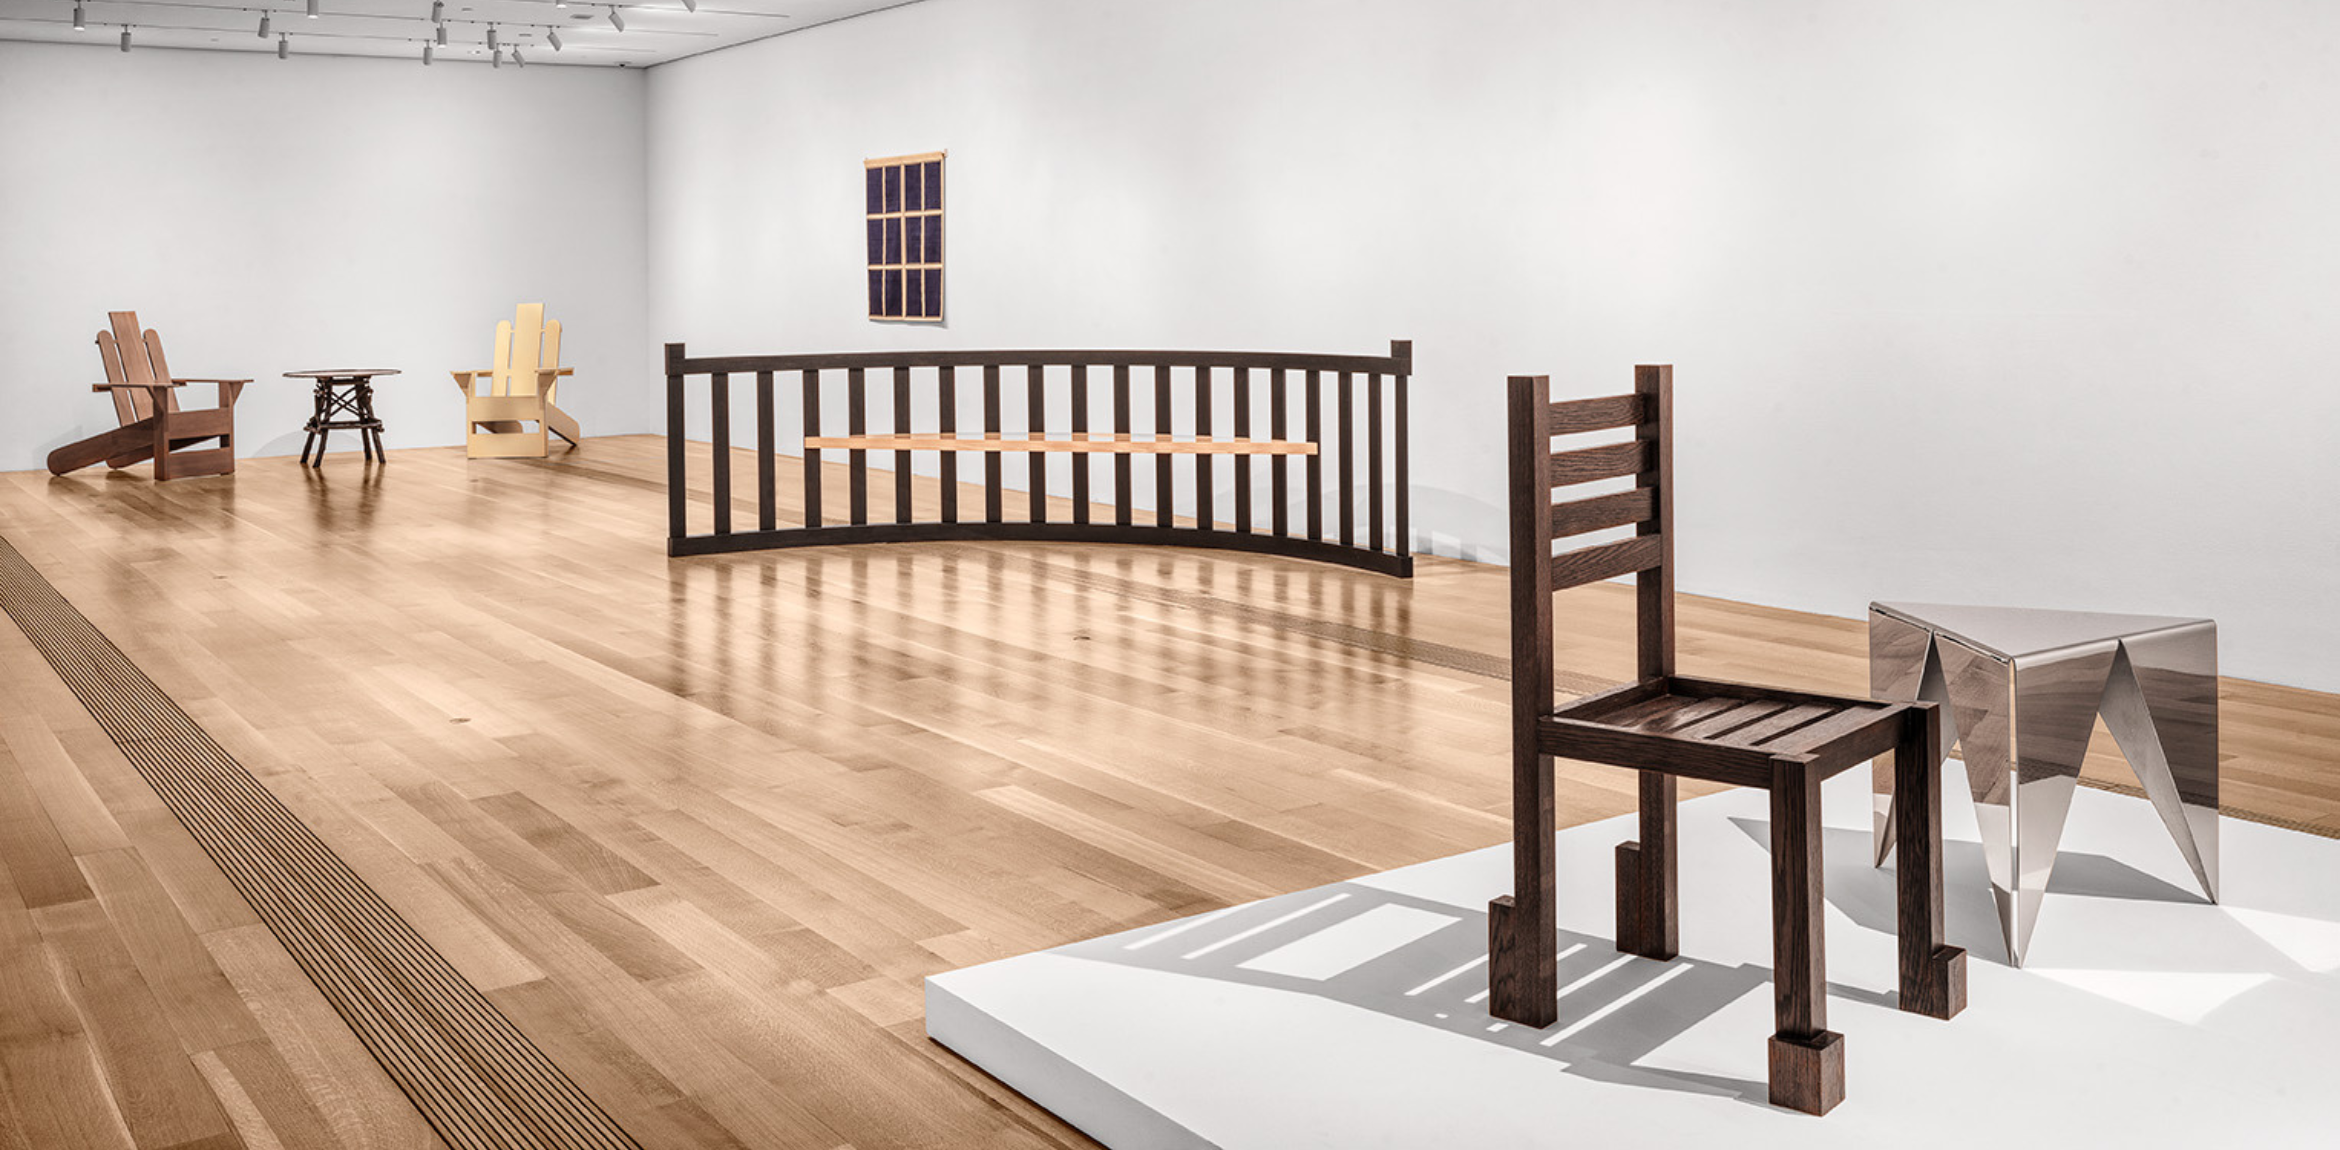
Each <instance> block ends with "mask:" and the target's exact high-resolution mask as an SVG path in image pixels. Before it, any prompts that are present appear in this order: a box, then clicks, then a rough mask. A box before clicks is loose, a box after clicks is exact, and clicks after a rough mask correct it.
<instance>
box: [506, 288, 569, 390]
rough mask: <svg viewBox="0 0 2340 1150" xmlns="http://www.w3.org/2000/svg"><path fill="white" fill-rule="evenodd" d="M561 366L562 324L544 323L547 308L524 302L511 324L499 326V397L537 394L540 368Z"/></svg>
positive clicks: (555, 322)
mask: <svg viewBox="0 0 2340 1150" xmlns="http://www.w3.org/2000/svg"><path fill="white" fill-rule="evenodd" d="M560 365H561V323H560V321H559V320H554V321H552V322H551V323H546V322H545V320H544V305H543V304H540V303H524V304H521V305H520V310H519V311H518V312H517V313H516V314H515V315H514V316H513V318H512V321H511V322H509V323H505V322H501V321H499V322H497V324H496V374H495V380H494V382H493V384H492V385H491V387H492V390H493V393H494V394H496V395H535V394H536V379H537V376H536V372H537V369H538V368H548V367H559V366H560Z"/></svg>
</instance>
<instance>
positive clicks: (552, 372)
mask: <svg viewBox="0 0 2340 1150" xmlns="http://www.w3.org/2000/svg"><path fill="white" fill-rule="evenodd" d="M575 374H577V369H576V368H573V367H540V368H537V369H536V378H538V379H543V378H545V377H546V376H554V377H559V376H564V375H575Z"/></svg>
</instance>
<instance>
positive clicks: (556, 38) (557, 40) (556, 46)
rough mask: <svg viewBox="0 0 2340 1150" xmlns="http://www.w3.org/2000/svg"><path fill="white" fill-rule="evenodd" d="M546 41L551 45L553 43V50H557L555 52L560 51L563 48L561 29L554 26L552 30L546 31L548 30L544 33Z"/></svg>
mask: <svg viewBox="0 0 2340 1150" xmlns="http://www.w3.org/2000/svg"><path fill="white" fill-rule="evenodd" d="M544 42H545V43H547V44H550V45H552V46H553V51H555V52H558V51H560V50H561V30H560V29H558V28H553V29H550V30H548V31H546V32H545V34H544Z"/></svg>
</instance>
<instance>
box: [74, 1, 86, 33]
mask: <svg viewBox="0 0 2340 1150" xmlns="http://www.w3.org/2000/svg"><path fill="white" fill-rule="evenodd" d="M73 30H74V31H76V32H86V31H88V30H89V20H88V19H87V18H85V17H84V16H83V15H82V12H81V0H73Z"/></svg>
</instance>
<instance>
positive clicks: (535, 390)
mask: <svg viewBox="0 0 2340 1150" xmlns="http://www.w3.org/2000/svg"><path fill="white" fill-rule="evenodd" d="M560 362H561V323H560V321H559V320H554V321H552V322H550V323H547V322H545V319H544V305H543V304H540V303H524V304H521V305H520V310H519V313H518V314H517V315H515V316H514V317H513V318H512V319H511V320H510V321H501V320H499V321H497V323H496V365H495V366H494V367H491V368H486V369H484V370H480V371H458V372H454V373H453V374H454V376H455V386H457V387H459V388H461V389H462V390H463V409H464V410H463V416H464V420H465V423H464V426H465V428H466V429H467V431H468V432H469V434H468V436H467V437H466V439H465V446H466V448H467V449H468V450H469V453H470V456H471V458H473V459H509V458H515V457H522V456H526V457H533V458H538V459H541V458H543V457H544V456H545V455H546V454H547V453H548V452H549V451H550V449H551V446H552V440H551V438H550V436H551V435H558V436H560V437H561V438H562V439H565V440H568V441H569V446H571V447H575V446H576V445H577V435H578V431H577V421H576V420H574V419H572V418H570V417H569V414H568V413H567V412H565V411H562V410H561V409H560V408H559V407H556V406H554V404H553V389H554V387H556V386H557V385H558V384H559V382H560V378H561V377H562V376H564V375H568V374H570V369H569V368H565V367H561V366H560ZM483 376H484V377H486V379H487V380H488V381H489V382H488V390H487V392H486V393H485V394H481V392H480V391H479V381H480V379H481V377H483ZM530 423H533V424H535V425H536V428H535V430H533V431H531V430H528V429H527V428H526V427H523V426H522V425H523V424H530ZM548 433H549V434H548Z"/></svg>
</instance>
